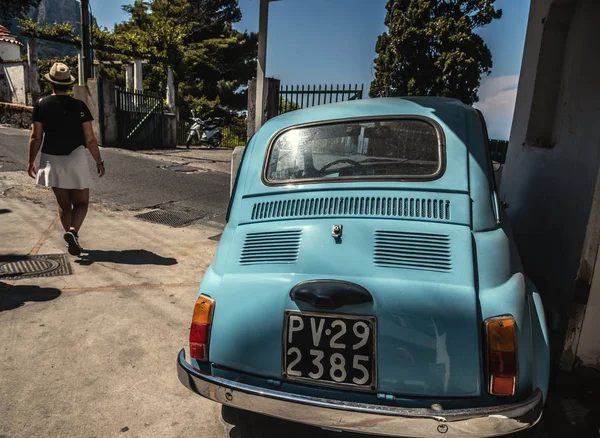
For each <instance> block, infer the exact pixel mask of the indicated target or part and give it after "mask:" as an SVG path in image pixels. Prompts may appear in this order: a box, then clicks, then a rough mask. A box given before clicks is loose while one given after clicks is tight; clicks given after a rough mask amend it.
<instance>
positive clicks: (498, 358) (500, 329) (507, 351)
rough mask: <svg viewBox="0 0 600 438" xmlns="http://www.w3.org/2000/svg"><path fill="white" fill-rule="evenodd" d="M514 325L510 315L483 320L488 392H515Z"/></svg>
mask: <svg viewBox="0 0 600 438" xmlns="http://www.w3.org/2000/svg"><path fill="white" fill-rule="evenodd" d="M515 326H516V324H515V320H514V318H513V317H512V316H499V317H495V318H490V319H488V320H486V321H485V328H486V338H487V367H488V378H489V391H490V394H493V395H514V394H515V389H516V381H517V369H518V363H517V335H516V330H515V328H516V327H515Z"/></svg>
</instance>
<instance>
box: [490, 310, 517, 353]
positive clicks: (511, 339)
mask: <svg viewBox="0 0 600 438" xmlns="http://www.w3.org/2000/svg"><path fill="white" fill-rule="evenodd" d="M487 332H488V347H489V348H490V350H492V351H503V352H508V351H515V349H516V348H515V320H514V319H512V318H500V319H493V320H491V321H489V322H488V326H487Z"/></svg>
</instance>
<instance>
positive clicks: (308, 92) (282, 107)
mask: <svg viewBox="0 0 600 438" xmlns="http://www.w3.org/2000/svg"><path fill="white" fill-rule="evenodd" d="M364 89H365V86H364V84H363V85H361V86H360V88H359V87H358V84H355V85H354V87H353V86H352V84H348V88H346V84H342V85H341V88H340V84H337V85H336V86H335V87H334V86H333V85H330V86H329V87H328V86H327V85H324V86H323V85H319V86H318V87H317V86H316V85H312V88H311V86H310V85H308V86H304V85H302V86H300V85H296V86H294V85H292V86H288V85H286V86H285V87H284V86H283V85H282V86H281V88H280V89H279V111H278V114H283V113H287V112H289V111H294V110H297V109H301V108H308V107H311V106H317V105H325V104H327V103H335V102H344V101H346V100H358V99H362V98H363V94H364Z"/></svg>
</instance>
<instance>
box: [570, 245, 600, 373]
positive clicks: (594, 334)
mask: <svg viewBox="0 0 600 438" xmlns="http://www.w3.org/2000/svg"><path fill="white" fill-rule="evenodd" d="M594 272H595V274H594V276H593V280H592V284H591V288H590V295H589V300H588V302H587V305H586V308H585V313H584V315H585V316H584V318H583V320H582V323H581V330H580V331H581V334H580V336H579V342H578V345H577V349H576V350H575V356H576V357H577V358H579V360H580V361H581V363H582V364H583V365H587V366H592V367H596V368H600V336H599V334H600V258H598V257H597V258H596V264H595V269H594Z"/></svg>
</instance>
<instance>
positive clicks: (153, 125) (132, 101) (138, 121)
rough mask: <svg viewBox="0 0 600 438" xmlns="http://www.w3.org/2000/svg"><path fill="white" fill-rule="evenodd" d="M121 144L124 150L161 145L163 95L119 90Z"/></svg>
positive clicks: (117, 96) (158, 146) (118, 113)
mask: <svg viewBox="0 0 600 438" xmlns="http://www.w3.org/2000/svg"><path fill="white" fill-rule="evenodd" d="M116 93H117V95H116V99H117V120H118V124H119V145H120V147H122V148H124V149H131V150H140V149H152V148H162V147H163V146H164V142H163V138H164V136H163V129H164V127H163V123H164V120H163V114H164V101H163V96H162V95H161V94H159V93H154V92H152V91H138V90H128V89H124V88H118V87H117V89H116Z"/></svg>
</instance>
